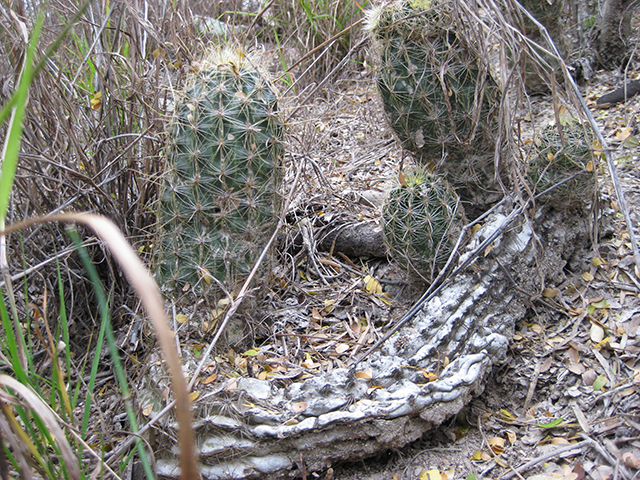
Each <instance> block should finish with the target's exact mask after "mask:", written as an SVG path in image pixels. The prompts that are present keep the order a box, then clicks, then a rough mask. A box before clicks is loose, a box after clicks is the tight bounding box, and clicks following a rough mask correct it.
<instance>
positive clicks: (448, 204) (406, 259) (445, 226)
mask: <svg viewBox="0 0 640 480" xmlns="http://www.w3.org/2000/svg"><path fill="white" fill-rule="evenodd" d="M382 218H383V231H384V235H385V240H386V242H387V245H388V247H389V250H390V252H391V256H392V258H393V259H394V260H395V261H397V262H398V263H399V264H400V265H402V266H403V267H404V268H406V269H407V272H408V273H409V274H410V276H412V277H415V278H417V279H418V280H422V281H425V280H426V281H429V280H431V279H432V278H433V276H434V274H435V273H436V271H437V269H438V268H441V267H442V266H443V265H444V263H445V262H446V260H447V259H448V258H449V255H450V254H451V250H452V247H453V246H454V244H455V242H456V240H457V238H458V235H459V234H460V232H461V227H462V225H463V223H464V213H463V209H462V206H461V205H460V199H459V197H458V195H457V194H456V193H455V191H454V190H453V189H452V188H451V186H450V185H449V183H448V182H447V181H446V180H445V179H444V178H438V177H435V176H434V175H432V174H430V173H428V171H427V170H425V169H424V168H418V169H416V170H415V171H413V172H411V173H408V174H404V175H401V183H400V184H399V185H398V186H396V187H395V188H393V189H392V190H391V191H390V192H389V195H388V197H387V199H386V202H385V204H384V207H383V212H382Z"/></svg>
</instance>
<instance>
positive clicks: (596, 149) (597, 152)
mask: <svg viewBox="0 0 640 480" xmlns="http://www.w3.org/2000/svg"><path fill="white" fill-rule="evenodd" d="M592 146H593V154H594V155H595V156H597V157H599V156H600V155H602V145H601V144H600V142H599V141H598V140H594V141H593V143H592Z"/></svg>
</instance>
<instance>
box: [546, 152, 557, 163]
mask: <svg viewBox="0 0 640 480" xmlns="http://www.w3.org/2000/svg"><path fill="white" fill-rule="evenodd" d="M554 158H555V155H554V154H553V153H551V152H548V153H547V160H549V161H550V162H553V159H554Z"/></svg>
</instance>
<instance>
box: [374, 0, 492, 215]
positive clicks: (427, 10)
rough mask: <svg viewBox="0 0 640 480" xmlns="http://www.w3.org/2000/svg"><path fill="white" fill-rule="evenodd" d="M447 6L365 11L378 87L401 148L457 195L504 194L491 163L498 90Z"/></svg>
mask: <svg viewBox="0 0 640 480" xmlns="http://www.w3.org/2000/svg"><path fill="white" fill-rule="evenodd" d="M450 10H451V2H450V1H448V0H434V1H433V2H431V1H429V0H399V1H395V2H393V3H391V4H388V5H385V6H384V7H382V8H381V9H378V10H374V11H372V12H371V13H370V15H369V30H370V32H371V35H372V37H373V38H374V42H375V44H376V45H377V49H378V51H379V56H380V62H379V66H378V78H377V83H378V89H379V92H380V96H381V97H382V101H383V104H384V108H385V111H386V114H387V118H388V121H389V124H390V126H391V128H392V129H393V130H394V132H395V133H396V135H397V136H398V139H399V140H400V142H401V143H402V145H403V147H404V148H406V149H407V150H409V151H411V152H413V153H414V154H415V155H416V157H417V160H418V162H420V163H422V164H428V165H431V166H432V168H434V171H435V173H437V174H439V175H444V176H445V177H446V178H447V180H448V181H449V182H450V183H451V184H452V185H453V187H454V188H455V189H456V191H457V192H458V193H459V195H460V197H461V198H462V200H463V201H465V202H468V203H472V204H488V203H491V202H492V201H495V200H496V198H495V196H496V195H495V194H498V195H499V196H501V194H502V189H501V186H500V182H499V181H498V176H497V175H496V172H495V167H494V163H495V162H494V154H495V151H496V148H495V145H496V138H497V135H498V130H499V129H498V126H497V125H498V110H499V108H498V107H499V103H500V96H501V92H500V89H499V88H498V86H497V84H496V83H495V81H494V80H493V78H492V77H491V75H490V72H489V66H488V65H485V64H483V63H482V60H481V58H480V55H479V54H478V53H477V52H476V51H475V50H473V49H472V48H471V47H469V46H468V45H467V44H466V43H465V42H464V41H463V40H462V39H460V38H459V37H458V35H457V33H456V26H455V22H454V21H453V20H452V18H451V12H450Z"/></svg>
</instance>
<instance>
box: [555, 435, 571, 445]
mask: <svg viewBox="0 0 640 480" xmlns="http://www.w3.org/2000/svg"><path fill="white" fill-rule="evenodd" d="M551 445H570V443H569V440H567V439H566V438H564V437H553V438H552V439H551Z"/></svg>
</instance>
